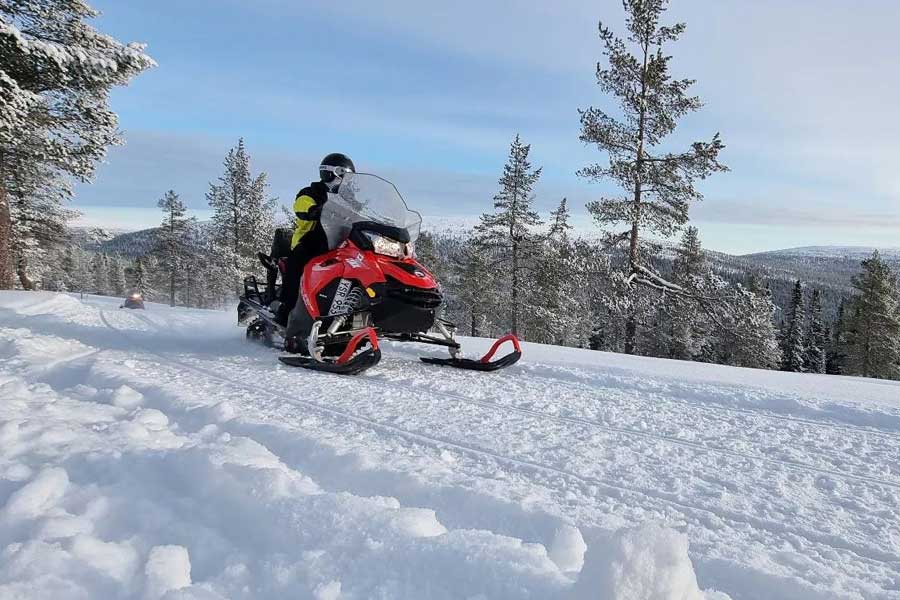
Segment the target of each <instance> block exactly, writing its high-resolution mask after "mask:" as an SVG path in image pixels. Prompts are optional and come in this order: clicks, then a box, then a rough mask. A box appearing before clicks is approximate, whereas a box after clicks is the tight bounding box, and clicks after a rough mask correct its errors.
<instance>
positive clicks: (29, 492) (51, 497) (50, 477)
mask: <svg viewBox="0 0 900 600" xmlns="http://www.w3.org/2000/svg"><path fill="white" fill-rule="evenodd" d="M68 487H69V476H68V474H67V473H66V471H65V470H64V469H60V468H58V467H55V468H50V469H45V470H43V471H41V472H40V473H38V475H37V477H35V478H34V479H32V480H31V481H29V482H28V483H27V484H25V485H24V486H23V487H21V488H19V489H18V490H16V491H15V492H13V494H12V495H11V496H10V497H9V500H8V501H7V502H6V506H5V507H4V509H3V516H4V517H5V518H6V519H8V520H31V519H36V518H38V517H40V516H42V515H44V514H45V513H47V512H48V511H50V509H52V508H53V507H54V506H56V504H57V503H58V502H59V501H60V500H61V499H62V497H63V496H64V495H65V494H66V489H67V488H68Z"/></svg>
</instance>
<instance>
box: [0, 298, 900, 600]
mask: <svg viewBox="0 0 900 600" xmlns="http://www.w3.org/2000/svg"><path fill="white" fill-rule="evenodd" d="M117 306H118V301H117V300H114V299H104V298H88V299H85V300H83V301H81V300H79V299H77V298H75V297H71V296H66V295H53V294H47V293H26V292H0V598H4V599H7V598H41V599H43V598H54V599H56V598H59V599H62V598H65V599H79V598H104V599H106V598H140V599H154V600H155V599H158V598H166V599H167V600H176V599H182V600H183V599H189V598H193V599H197V600H207V599H215V598H242V599H244V598H246V599H260V598H292V599H293V598H310V599H316V600H326V599H332V600H334V599H337V598H341V599H370V598H385V599H387V598H409V599H424V598H447V599H449V598H462V599H480V600H485V599H500V598H535V599H567V600H576V599H577V600H588V599H591V600H701V599H703V598H707V599H709V600H712V599H716V600H721V599H723V598H727V597H730V598H732V599H734V600H741V599H750V598H764V599H770V600H771V599H801V600H802V599H807V598H809V599H812V598H816V599H818V598H842V599H843V598H865V599H877V598H900V516H898V508H900V506H898V505H900V385H898V384H897V383H891V382H884V381H868V380H861V379H854V378H838V377H824V376H815V375H796V374H788V373H773V372H763V371H752V370H745V369H737V368H728V367H719V366H712V365H701V364H694V363H682V362H675V361H663V360H654V359H644V358H635V357H626V356H620V355H613V354H606V353H597V352H589V351H578V350H571V349H564V348H554V347H546V346H537V345H531V344H526V345H525V348H524V351H525V357H524V358H523V359H522V361H521V362H520V363H519V364H518V365H516V366H514V367H512V368H510V369H507V370H506V371H503V372H499V373H494V374H479V373H471V372H463V371H454V370H449V369H442V368H440V367H435V366H429V365H425V364H422V363H420V362H418V361H417V359H416V353H417V352H431V351H432V350H431V349H426V348H416V347H412V346H403V347H401V346H399V345H390V344H388V345H386V348H385V358H384V359H383V360H382V362H381V364H380V365H379V366H378V367H376V368H374V369H372V370H370V371H368V372H367V373H365V374H363V375H362V376H359V377H355V378H347V377H340V376H333V375H327V374H319V373H311V372H306V371H302V370H297V369H291V368H288V367H284V366H281V365H280V364H279V363H277V361H276V360H275V357H276V353H275V352H273V351H271V350H266V349H264V348H260V347H256V346H252V345H249V344H247V343H245V342H244V341H243V339H242V335H243V332H242V330H241V329H239V328H238V327H236V326H235V325H234V316H233V315H232V314H231V313H221V312H211V311H200V310H185V309H169V308H166V307H162V306H159V305H152V304H151V305H149V309H148V310H147V311H127V310H120V309H118V308H117ZM465 341H466V343H467V344H469V345H470V346H472V347H473V349H472V353H473V354H474V353H477V351H478V350H481V349H484V348H485V347H486V346H487V343H488V342H487V341H486V340H465ZM701 590H705V592H704V591H701ZM712 590H719V591H718V592H715V591H712Z"/></svg>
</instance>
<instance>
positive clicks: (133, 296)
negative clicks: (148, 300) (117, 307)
mask: <svg viewBox="0 0 900 600" xmlns="http://www.w3.org/2000/svg"><path fill="white" fill-rule="evenodd" d="M131 299H132V300H140V299H141V295H140V294H132V295H131Z"/></svg>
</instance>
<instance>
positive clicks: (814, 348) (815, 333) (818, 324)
mask: <svg viewBox="0 0 900 600" xmlns="http://www.w3.org/2000/svg"><path fill="white" fill-rule="evenodd" d="M804 346H805V348H804V350H805V352H806V353H805V355H804V361H803V362H804V365H805V368H806V372H807V373H824V372H825V367H826V356H825V351H826V348H827V347H828V333H827V327H826V326H825V322H824V320H823V318H822V294H821V292H819V290H818V289H814V290H813V291H812V297H811V299H810V303H809V317H808V322H807V326H806V342H805V344H804Z"/></svg>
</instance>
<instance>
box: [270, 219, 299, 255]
mask: <svg viewBox="0 0 900 600" xmlns="http://www.w3.org/2000/svg"><path fill="white" fill-rule="evenodd" d="M293 235H294V232H293V231H291V230H290V229H289V228H287V227H279V228H277V229H276V230H275V237H274V238H273V239H272V253H271V254H270V256H271V257H272V258H273V259H274V260H275V261H276V262H277V261H278V259H279V258H285V257H286V256H289V255H290V253H291V237H293Z"/></svg>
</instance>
